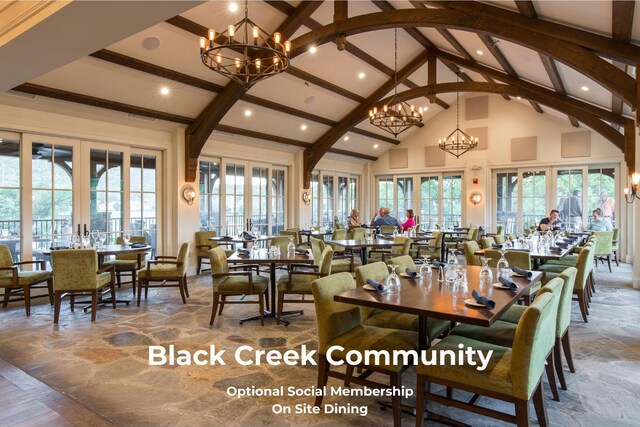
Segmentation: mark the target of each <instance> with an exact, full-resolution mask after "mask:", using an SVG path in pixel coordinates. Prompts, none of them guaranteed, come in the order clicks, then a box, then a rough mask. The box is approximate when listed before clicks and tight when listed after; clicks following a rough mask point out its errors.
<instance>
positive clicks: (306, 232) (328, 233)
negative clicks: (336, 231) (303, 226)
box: [298, 230, 333, 244]
mask: <svg viewBox="0 0 640 427" xmlns="http://www.w3.org/2000/svg"><path fill="white" fill-rule="evenodd" d="M298 234H299V235H301V236H306V238H307V243H309V244H311V238H312V237H315V238H316V239H324V237H325V236H331V235H332V234H333V230H326V231H320V230H300V231H298Z"/></svg>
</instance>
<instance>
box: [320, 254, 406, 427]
mask: <svg viewBox="0 0 640 427" xmlns="http://www.w3.org/2000/svg"><path fill="white" fill-rule="evenodd" d="M383 265H384V264H383ZM385 268H386V267H385ZM355 288H356V285H355V282H354V281H353V277H351V275H350V274H349V273H338V274H332V275H331V276H327V277H323V278H320V279H316V280H314V281H313V282H312V283H311V290H312V292H313V299H314V302H315V307H316V325H317V330H318V384H317V386H318V389H322V388H323V387H326V385H327V382H328V379H329V377H334V378H338V379H340V380H343V381H345V382H354V383H357V384H360V385H364V386H366V387H370V388H376V389H389V387H392V388H400V387H401V386H402V381H401V376H402V373H403V372H404V371H405V370H406V369H407V366H406V365H403V364H402V363H398V362H400V360H401V358H400V359H399V360H397V361H394V360H391V361H390V363H388V364H386V363H384V364H383V363H374V364H369V365H363V366H362V368H363V369H365V372H364V373H363V374H362V375H359V376H354V375H353V371H354V366H350V365H348V366H347V371H346V373H342V372H339V371H334V370H332V369H331V365H330V364H329V362H328V360H327V350H328V349H329V348H330V347H333V346H340V347H342V350H341V351H334V352H333V353H332V354H331V356H332V358H333V360H342V361H345V363H346V354H347V353H348V352H350V351H357V352H360V353H361V354H364V352H365V350H377V351H380V350H387V351H391V350H399V351H403V350H404V351H412V350H414V351H415V350H417V344H418V334H417V333H416V332H412V331H406V330H404V331H403V330H396V329H391V328H378V327H374V326H368V325H364V324H363V323H362V320H361V317H360V308H359V307H358V306H355V305H351V304H344V303H340V302H336V301H334V296H335V295H337V294H340V293H342V292H346V291H349V290H353V289H355ZM394 362H396V363H394ZM373 372H375V373H379V374H382V375H387V376H389V384H384V383H381V382H376V381H372V380H370V379H367V377H368V376H369V375H370V374H371V373H373ZM322 400H323V396H322V395H321V394H319V395H317V396H316V399H315V406H316V407H320V406H321V405H322ZM391 402H392V413H393V425H394V426H396V427H399V426H400V423H401V417H402V411H401V397H400V396H398V395H397V394H393V396H392V397H391Z"/></svg>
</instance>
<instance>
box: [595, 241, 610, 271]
mask: <svg viewBox="0 0 640 427" xmlns="http://www.w3.org/2000/svg"><path fill="white" fill-rule="evenodd" d="M593 236H594V237H595V238H596V239H597V243H596V245H595V249H594V251H593V257H594V261H595V266H596V267H597V266H598V260H601V261H602V262H603V263H604V259H606V260H607V264H608V265H609V273H611V253H612V252H613V231H594V232H593Z"/></svg>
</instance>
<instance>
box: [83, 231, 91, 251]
mask: <svg viewBox="0 0 640 427" xmlns="http://www.w3.org/2000/svg"><path fill="white" fill-rule="evenodd" d="M90 244H91V238H90V236H89V234H88V233H87V234H84V235H83V236H82V247H83V248H88V247H89V245H90Z"/></svg>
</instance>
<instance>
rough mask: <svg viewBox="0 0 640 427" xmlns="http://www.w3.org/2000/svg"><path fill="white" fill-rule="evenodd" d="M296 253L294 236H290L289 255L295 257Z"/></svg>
mask: <svg viewBox="0 0 640 427" xmlns="http://www.w3.org/2000/svg"><path fill="white" fill-rule="evenodd" d="M295 255H296V245H295V244H294V243H293V236H290V237H289V244H288V245H287V256H289V258H293V257H294V256H295Z"/></svg>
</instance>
